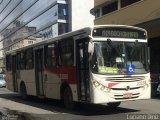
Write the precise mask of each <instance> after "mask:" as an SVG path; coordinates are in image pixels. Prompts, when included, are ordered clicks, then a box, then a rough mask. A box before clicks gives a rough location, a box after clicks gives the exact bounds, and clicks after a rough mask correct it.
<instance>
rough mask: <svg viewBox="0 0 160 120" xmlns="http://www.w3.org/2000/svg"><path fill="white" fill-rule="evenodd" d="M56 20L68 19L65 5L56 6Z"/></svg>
mask: <svg viewBox="0 0 160 120" xmlns="http://www.w3.org/2000/svg"><path fill="white" fill-rule="evenodd" d="M58 19H63V20H67V19H68V8H67V4H58Z"/></svg>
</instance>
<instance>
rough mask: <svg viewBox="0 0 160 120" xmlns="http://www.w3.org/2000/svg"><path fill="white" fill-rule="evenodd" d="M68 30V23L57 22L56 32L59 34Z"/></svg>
mask: <svg viewBox="0 0 160 120" xmlns="http://www.w3.org/2000/svg"><path fill="white" fill-rule="evenodd" d="M66 32H68V24H67V23H58V33H59V35H61V34H64V33H66Z"/></svg>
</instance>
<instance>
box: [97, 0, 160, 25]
mask: <svg viewBox="0 0 160 120" xmlns="http://www.w3.org/2000/svg"><path fill="white" fill-rule="evenodd" d="M96 1H99V0H96ZM158 18H160V0H142V1H140V2H137V3H134V4H132V5H129V6H127V7H124V8H121V9H120V10H117V11H114V12H112V13H109V14H106V15H104V16H102V17H100V18H97V19H96V20H95V24H96V25H97V24H127V25H135V24H140V23H143V22H147V21H150V20H154V19H158Z"/></svg>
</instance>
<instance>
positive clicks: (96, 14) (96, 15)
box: [95, 9, 100, 18]
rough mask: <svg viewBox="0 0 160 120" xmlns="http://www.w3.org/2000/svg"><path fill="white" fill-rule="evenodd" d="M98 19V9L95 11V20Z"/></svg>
mask: <svg viewBox="0 0 160 120" xmlns="http://www.w3.org/2000/svg"><path fill="white" fill-rule="evenodd" d="M98 17H100V9H97V10H96V11H95V18H98Z"/></svg>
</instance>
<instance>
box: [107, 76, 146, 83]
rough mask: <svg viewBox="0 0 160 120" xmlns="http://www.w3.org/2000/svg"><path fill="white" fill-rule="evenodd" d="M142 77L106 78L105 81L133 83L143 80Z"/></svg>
mask: <svg viewBox="0 0 160 120" xmlns="http://www.w3.org/2000/svg"><path fill="white" fill-rule="evenodd" d="M144 79H145V77H144V76H125V77H124V76H123V77H108V78H106V81H112V82H134V81H140V80H144Z"/></svg>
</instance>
